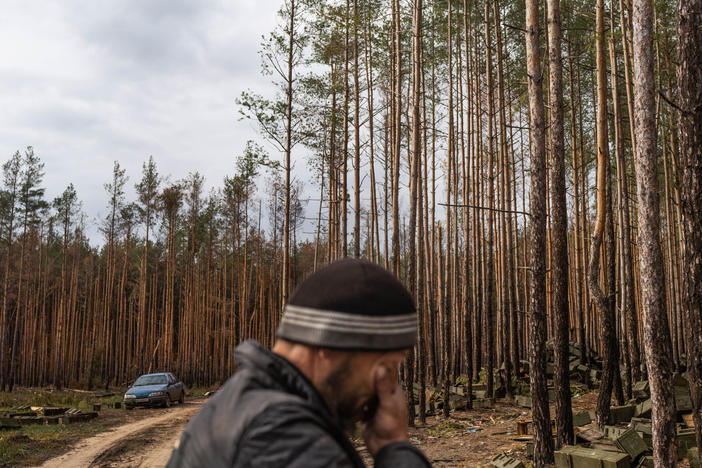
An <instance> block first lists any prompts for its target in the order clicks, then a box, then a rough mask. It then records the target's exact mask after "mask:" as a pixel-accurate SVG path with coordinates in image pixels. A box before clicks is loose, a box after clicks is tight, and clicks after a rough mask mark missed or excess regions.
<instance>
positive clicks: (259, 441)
mask: <svg viewBox="0 0 702 468" xmlns="http://www.w3.org/2000/svg"><path fill="white" fill-rule="evenodd" d="M235 358H236V362H237V371H236V372H235V373H234V375H233V376H232V377H231V378H230V379H229V380H228V381H227V383H226V384H225V385H224V386H223V387H222V388H221V389H220V390H219V391H218V392H217V393H216V394H215V396H213V397H212V399H210V401H208V402H207V403H206V404H205V405H204V406H203V407H202V409H201V410H200V411H199V412H198V413H197V415H195V417H194V418H193V419H191V420H190V422H189V423H188V425H187V427H186V428H185V431H183V434H182V435H181V437H180V442H179V444H178V446H177V448H176V449H175V450H174V451H173V453H172V454H171V459H170V460H169V462H168V468H181V467H210V468H218V467H287V466H290V467H363V466H364V464H363V461H362V460H361V458H360V457H359V455H358V453H357V452H356V450H355V449H354V447H353V445H352V444H351V442H350V441H349V439H348V437H347V436H346V434H345V433H344V432H343V431H342V430H341V429H340V428H339V427H338V426H337V424H336V423H335V422H334V421H333V420H332V418H331V415H330V414H329V410H328V409H327V406H326V404H325V403H324V401H323V400H322V397H321V395H320V394H319V393H318V392H317V390H316V389H315V388H314V387H313V386H312V384H311V383H310V381H309V380H307V378H306V377H305V376H304V375H303V374H302V373H301V372H300V371H299V370H298V369H297V368H296V367H295V366H293V365H292V364H291V363H290V362H289V361H287V360H286V359H284V358H283V357H281V356H278V355H277V354H274V353H272V352H271V351H268V350H267V349H264V348H263V347H262V346H261V345H260V344H258V343H257V342H255V341H252V340H250V341H246V342H244V343H242V344H241V345H240V346H238V347H237V348H236V350H235ZM375 466H376V467H407V468H414V467H427V466H431V465H430V464H429V462H428V461H427V459H426V458H425V457H424V455H423V454H422V452H421V451H419V449H417V448H415V447H413V446H412V445H410V444H409V443H393V444H390V445H387V446H385V447H383V449H381V450H380V452H379V453H378V456H377V457H376V459H375Z"/></svg>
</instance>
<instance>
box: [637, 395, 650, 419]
mask: <svg viewBox="0 0 702 468" xmlns="http://www.w3.org/2000/svg"><path fill="white" fill-rule="evenodd" d="M634 416H636V417H637V418H641V417H650V416H651V399H650V398H649V399H648V400H644V401H642V402H641V403H639V404H638V405H636V411H635V412H634Z"/></svg>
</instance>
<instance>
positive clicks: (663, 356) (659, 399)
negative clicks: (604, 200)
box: [632, 0, 677, 467]
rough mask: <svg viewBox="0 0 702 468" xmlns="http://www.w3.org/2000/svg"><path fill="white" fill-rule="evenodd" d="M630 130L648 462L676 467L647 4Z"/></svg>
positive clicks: (638, 30)
mask: <svg viewBox="0 0 702 468" xmlns="http://www.w3.org/2000/svg"><path fill="white" fill-rule="evenodd" d="M633 4H634V14H633V18H632V20H633V56H634V130H635V133H636V185H637V197H638V205H639V230H638V247H639V269H640V282H641V309H642V315H643V330H644V346H645V347H646V365H647V368H648V375H649V382H650V387H651V400H652V409H653V457H654V463H655V465H656V466H659V467H669V466H675V462H676V460H677V447H676V445H675V415H676V412H675V400H674V395H673V387H672V385H671V378H672V350H671V348H672V345H671V342H670V332H669V328H668V319H667V316H666V311H665V301H666V299H665V283H664V281H665V279H664V277H663V255H662V252H661V245H660V237H659V223H660V207H659V195H658V165H657V162H658V143H657V135H656V114H655V111H656V109H655V85H654V81H653V80H654V73H653V11H652V10H653V8H652V5H651V0H634V2H633Z"/></svg>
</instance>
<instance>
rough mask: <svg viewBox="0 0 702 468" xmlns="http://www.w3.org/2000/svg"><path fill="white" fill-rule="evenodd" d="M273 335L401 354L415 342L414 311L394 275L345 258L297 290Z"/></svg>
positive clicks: (317, 272)
mask: <svg viewBox="0 0 702 468" xmlns="http://www.w3.org/2000/svg"><path fill="white" fill-rule="evenodd" d="M277 336H278V338H283V339H286V340H289V341H294V342H298V343H304V344H309V345H315V346H323V347H326V348H335V349H347V350H361V351H388V350H396V349H404V348H409V347H412V346H414V344H415V343H416V341H417V312H416V309H415V307H414V301H413V300H412V296H411V295H410V293H409V292H408V291H407V289H406V288H405V287H404V286H403V285H402V283H400V281H398V279H397V278H396V277H395V275H393V274H391V273H390V272H388V271H387V270H385V269H384V268H382V267H380V266H378V265H376V264H374V263H371V262H368V261H366V260H356V259H344V260H339V261H336V262H333V263H331V264H329V265H327V266H326V267H324V268H322V269H320V270H317V271H316V272H315V273H313V274H311V275H310V276H308V277H307V278H306V279H305V280H304V281H303V282H302V284H300V285H299V286H298V287H297V289H296V290H295V291H294V292H293V294H292V296H291V297H290V300H289V301H288V303H287V305H286V306H285V309H284V311H283V317H282V319H281V321H280V326H279V327H278V332H277Z"/></svg>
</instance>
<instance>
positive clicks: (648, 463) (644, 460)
mask: <svg viewBox="0 0 702 468" xmlns="http://www.w3.org/2000/svg"><path fill="white" fill-rule="evenodd" d="M638 468H655V465H654V464H653V457H652V456H650V455H647V456H645V457H641V460H639V464H638Z"/></svg>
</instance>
